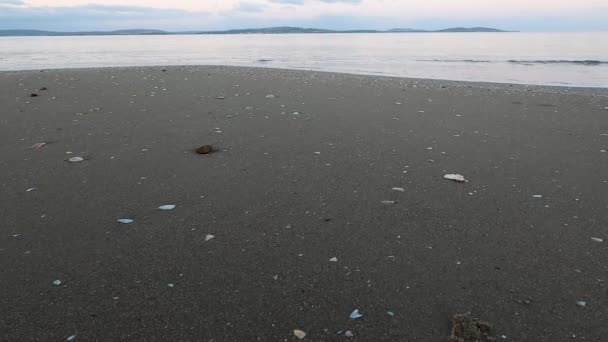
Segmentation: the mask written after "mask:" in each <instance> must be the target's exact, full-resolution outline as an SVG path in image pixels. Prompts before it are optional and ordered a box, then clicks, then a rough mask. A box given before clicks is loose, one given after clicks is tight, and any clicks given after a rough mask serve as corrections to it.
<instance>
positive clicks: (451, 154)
mask: <svg viewBox="0 0 608 342" xmlns="http://www.w3.org/2000/svg"><path fill="white" fill-rule="evenodd" d="M163 70H164V71H163ZM0 89H3V91H2V92H0V105H1V108H2V112H1V113H0V156H1V157H2V158H0V189H1V191H2V194H3V196H1V197H0V217H2V218H3V221H2V223H3V224H2V227H0V257H1V258H0V260H1V261H0V288H1V289H2V291H0V303H2V307H3V309H4V315H3V316H2V318H1V319H0V321H1V322H2V328H1V329H0V340H7V341H47V340H53V341H55V340H56V341H64V340H66V339H67V338H71V339H75V340H76V341H126V340H129V341H134V340H137V341H152V340H158V341H178V340H179V341H191V340H197V341H212V340H213V341H222V342H223V341H237V342H240V341H256V340H259V341H283V340H287V341H291V340H295V338H297V337H294V330H297V331H299V332H298V334H300V336H301V333H300V332H304V333H306V338H305V339H304V341H328V342H331V341H336V342H340V341H345V340H346V337H345V335H344V334H345V332H346V331H350V333H351V334H352V335H354V338H355V339H356V340H357V341H360V342H367V341H370V342H393V341H447V339H448V336H449V335H450V331H451V323H450V320H451V319H452V318H453V317H454V316H455V315H458V314H465V313H468V312H470V313H471V315H472V316H473V317H476V318H479V319H481V320H483V321H485V322H489V324H490V325H492V326H493V327H494V330H495V332H496V338H497V340H502V341H551V342H553V341H569V340H571V339H572V336H573V335H576V337H577V338H578V339H580V340H585V341H601V340H602V339H604V338H605V329H603V328H602V327H603V326H605V324H604V323H605V322H606V321H607V319H608V305H607V304H606V291H607V289H608V279H606V274H608V273H607V271H608V268H607V266H606V264H605V262H604V261H605V260H608V248H606V243H608V242H607V241H608V233H607V231H606V227H608V217H607V216H606V210H607V208H608V195H607V194H608V176H607V175H608V152H607V151H608V125H607V117H608V110H606V109H605V108H606V107H608V93H607V92H606V91H605V90H602V89H582V90H581V89H579V88H562V87H543V86H519V85H514V86H509V85H504V84H494V83H465V82H459V81H437V80H424V79H407V78H398V77H382V76H365V75H352V74H339V73H325V72H315V71H312V72H311V71H301V70H286V69H269V68H246V67H220V66H181V67H177V66H161V67H158V66H157V67H135V68H132V67H131V68H94V69H63V70H49V71H47V72H40V71H25V72H0ZM31 94H36V95H37V96H34V97H32V96H31ZM203 145H212V146H213V149H214V150H215V152H214V153H211V154H207V155H201V154H197V153H195V149H197V148H199V147H201V146H203ZM446 174H461V175H463V176H464V177H465V178H466V179H467V180H468V182H466V183H461V182H455V181H452V180H449V179H446V178H444V177H445V175H446ZM173 206H175V207H173ZM119 220H120V222H119ZM131 220H132V221H131ZM354 310H358V312H359V314H361V315H362V317H358V315H356V316H355V317H358V318H351V316H350V315H351V314H352V313H353V311H354ZM72 336H75V337H73V338H72ZM502 336H505V337H502ZM466 342H469V341H466Z"/></svg>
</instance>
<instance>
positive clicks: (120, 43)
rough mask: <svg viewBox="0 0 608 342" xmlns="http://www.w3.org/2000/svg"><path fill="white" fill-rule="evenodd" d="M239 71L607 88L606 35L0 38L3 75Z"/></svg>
mask: <svg viewBox="0 0 608 342" xmlns="http://www.w3.org/2000/svg"><path fill="white" fill-rule="evenodd" d="M145 65H238V66H263V67H274V68H289V69H306V70H319V71H336V72H347V73H359V74H374V75H390V76H404V77H416V78H436V79H450V80H468V81H491V82H506V83H525V84H545V85H569V86H591V87H608V33H401V34H397V33H386V34H385V33H379V34H287V35H171V36H97V37H5V38H0V70H27V69H54V68H80V67H104V66H145Z"/></svg>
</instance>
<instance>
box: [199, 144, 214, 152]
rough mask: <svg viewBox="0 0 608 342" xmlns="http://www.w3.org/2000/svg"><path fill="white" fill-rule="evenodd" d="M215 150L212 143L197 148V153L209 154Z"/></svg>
mask: <svg viewBox="0 0 608 342" xmlns="http://www.w3.org/2000/svg"><path fill="white" fill-rule="evenodd" d="M211 152H213V146H211V145H203V146H201V147H199V148H197V149H196V153H198V154H209V153H211Z"/></svg>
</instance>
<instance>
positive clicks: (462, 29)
mask: <svg viewBox="0 0 608 342" xmlns="http://www.w3.org/2000/svg"><path fill="white" fill-rule="evenodd" d="M434 32H506V31H503V30H498V29H494V28H488V27H470V28H466V27H455V28H449V29H444V30H437V31H434Z"/></svg>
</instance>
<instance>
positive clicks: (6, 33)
mask: <svg viewBox="0 0 608 342" xmlns="http://www.w3.org/2000/svg"><path fill="white" fill-rule="evenodd" d="M440 32H512V31H503V30H499V29H495V28H488V27H454V28H447V29H443V30H418V29H410V28H394V29H390V30H385V31H382V30H326V29H316V28H302V27H289V26H284V27H267V28H254V29H236V30H224V31H187V32H169V31H162V30H148V29H132V30H117V31H76V32H58V31H42V30H0V36H3V37H17V36H121V35H172V34H287V33H303V34H306V33H440Z"/></svg>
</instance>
